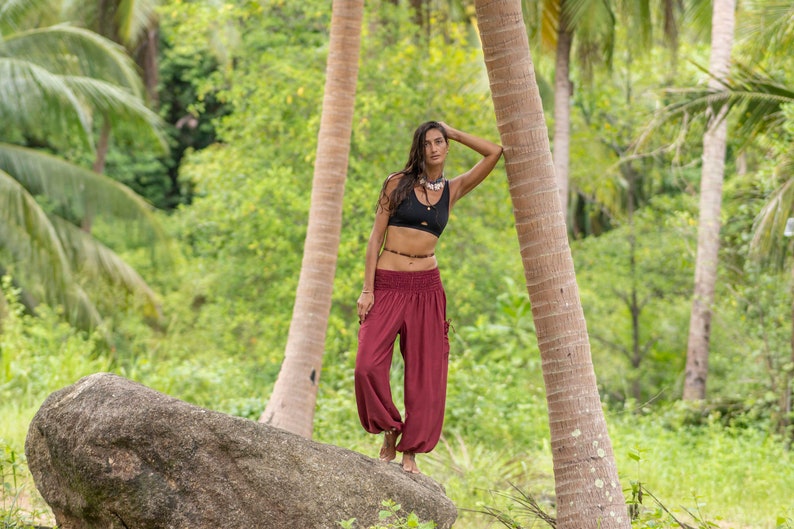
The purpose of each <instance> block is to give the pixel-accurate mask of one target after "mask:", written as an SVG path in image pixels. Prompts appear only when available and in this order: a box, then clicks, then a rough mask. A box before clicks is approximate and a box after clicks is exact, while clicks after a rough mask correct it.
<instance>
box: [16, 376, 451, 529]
mask: <svg viewBox="0 0 794 529" xmlns="http://www.w3.org/2000/svg"><path fill="white" fill-rule="evenodd" d="M25 453H26V455H27V458H28V466H29V468H30V471H31V473H32V474H33V479H34V481H35V484H36V487H37V488H38V489H39V491H40V492H41V495H42V497H43V498H44V499H45V500H46V501H47V503H48V504H49V505H50V507H51V508H52V510H53V513H54V514H55V519H56V522H57V523H58V526H59V527H60V528H61V529H89V528H91V529H93V528H97V529H99V528H101V529H122V528H124V529H148V528H190V529H202V528H207V529H210V528H211V529H219V528H224V529H232V528H241V529H242V528H245V529H251V528H271V527H272V528H285V529H291V528H295V529H312V528H338V527H339V525H338V524H337V522H338V521H340V520H347V519H350V518H357V519H358V523H359V526H360V527H368V526H369V525H372V524H375V523H377V512H378V510H379V507H380V502H381V501H382V500H386V499H391V500H394V501H395V502H397V503H399V504H401V505H402V506H403V509H404V510H405V511H407V512H411V511H414V512H416V513H417V514H418V515H419V517H420V518H421V519H422V520H434V521H435V522H436V523H437V524H438V527H439V528H448V527H451V526H452V523H453V522H454V521H455V518H456V516H457V510H456V509H455V506H454V505H453V503H452V502H451V501H450V500H449V498H447V497H446V496H445V495H444V492H443V489H442V488H441V487H440V486H439V485H438V484H437V483H436V482H435V481H433V480H432V479H430V478H429V477H427V476H424V475H409V474H406V473H405V472H403V471H402V470H401V469H400V467H399V465H396V464H384V463H382V462H380V461H377V460H375V459H371V458H369V457H365V456H363V455H361V454H358V453H356V452H352V451H350V450H345V449H343V448H339V447H335V446H331V445H327V444H321V443H317V442H314V441H311V440H308V439H304V438H302V437H299V436H297V435H293V434H290V433H288V432H285V431H283V430H279V429H276V428H272V427H270V426H267V425H265V424H260V423H256V422H253V421H249V420H247V419H241V418H238V417H231V416H229V415H224V414H222V413H217V412H213V411H209V410H206V409H203V408H199V407H197V406H193V405H190V404H187V403H185V402H182V401H179V400H177V399H174V398H172V397H169V396H167V395H164V394H162V393H159V392H157V391H154V390H152V389H149V388H147V387H145V386H142V385H140V384H137V383H134V382H131V381H129V380H127V379H125V378H122V377H119V376H116V375H112V374H108V373H98V374H94V375H91V376H88V377H85V378H83V379H81V380H79V381H78V382H76V383H75V384H73V385H71V386H68V387H66V388H64V389H62V390H60V391H57V392H55V393H53V394H52V395H50V396H49V397H48V398H47V400H46V401H45V402H44V404H43V405H42V407H41V409H39V411H38V413H37V414H36V416H35V417H34V418H33V421H32V423H31V425H30V429H29V431H28V437H27V441H26V443H25Z"/></svg>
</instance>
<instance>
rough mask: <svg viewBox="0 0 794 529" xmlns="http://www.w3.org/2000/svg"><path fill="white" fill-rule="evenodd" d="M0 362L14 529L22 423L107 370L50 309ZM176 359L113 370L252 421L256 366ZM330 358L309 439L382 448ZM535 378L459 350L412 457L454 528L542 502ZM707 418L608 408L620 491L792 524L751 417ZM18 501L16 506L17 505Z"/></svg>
mask: <svg viewBox="0 0 794 529" xmlns="http://www.w3.org/2000/svg"><path fill="white" fill-rule="evenodd" d="M0 355H2V356H0V368H2V369H0V417H2V422H0V446H1V447H2V448H3V450H6V454H9V453H10V454H13V457H12V458H11V459H9V457H10V456H9V457H6V459H5V460H4V461H5V463H4V465H5V466H4V474H3V476H4V483H3V492H2V494H3V497H2V499H1V500H2V503H0V505H3V508H4V509H5V511H6V513H8V512H9V511H11V510H12V509H13V510H14V511H15V512H16V513H17V514H19V515H20V516H19V517H18V519H20V520H21V519H22V518H21V517H22V516H23V515H25V511H26V510H27V511H33V510H35V509H36V507H33V506H35V505H36V502H37V494H36V493H35V491H34V490H33V487H32V480H31V477H30V474H29V473H28V471H27V468H26V467H25V462H24V456H23V454H24V441H25V435H26V433H27V428H28V425H29V424H30V421H31V419H32V418H33V415H34V414H35V412H36V411H37V409H38V407H39V406H40V405H41V403H42V402H43V401H44V399H45V398H46V397H47V396H48V395H49V394H50V393H51V392H52V391H55V390H57V389H60V388H62V387H63V386H65V385H67V384H70V383H73V382H75V381H76V380H78V379H79V378H80V377H82V376H85V375H88V374H91V373H94V372H96V371H107V370H113V366H114V362H113V361H112V360H111V359H110V358H108V357H107V356H105V355H104V354H102V353H99V352H97V351H96V347H95V344H94V341H93V340H92V339H91V337H86V336H83V335H81V334H79V333H77V332H75V331H73V330H71V329H70V328H68V327H66V326H63V325H62V324H60V323H58V318H57V316H56V315H54V314H53V315H48V314H44V315H43V316H42V317H40V318H38V319H36V320H33V319H26V318H24V317H22V316H19V315H16V316H15V315H12V316H11V317H10V318H6V319H5V320H4V332H3V333H2V334H0ZM169 358H170V359H169ZM178 358H179V357H176V356H171V357H169V355H168V354H167V352H166V351H160V352H159V353H158V361H156V362H151V363H150V364H149V365H147V366H146V369H142V368H140V366H139V368H138V369H137V370H134V369H133V370H130V369H128V370H127V371H124V370H120V369H116V371H117V372H120V373H122V374H123V373H125V372H126V373H128V376H130V377H131V378H134V379H135V380H137V381H138V382H141V383H143V384H145V385H149V386H150V387H155V388H156V389H158V388H172V389H173V390H174V391H175V392H176V393H171V392H170V391H168V392H169V393H171V394H172V395H173V396H174V397H177V398H181V399H183V400H187V401H190V402H198V403H200V404H202V405H206V406H208V407H210V408H213V409H218V410H219V411H224V412H231V413H235V414H238V415H244V416H246V417H248V418H252V419H256V417H257V416H258V413H259V412H260V411H261V407H262V406H264V403H263V399H262V395H263V394H265V393H266V389H267V388H262V387H260V386H261V383H260V382H259V379H257V377H258V376H259V375H258V374H257V373H256V372H255V371H256V370H255V369H251V368H250V366H248V365H247V364H245V363H244V362H239V363H238V364H235V365H234V366H232V365H231V364H230V362H225V361H218V358H217V355H216V353H215V352H213V351H209V352H206V353H205V356H203V357H202V356H199V355H198V354H196V355H193V356H187V357H185V359H184V360H179V359H178ZM166 360H167V361H166ZM336 360H337V361H335V362H328V369H327V370H324V373H323V378H322V380H323V384H322V385H321V392H320V395H319V401H318V408H317V414H316V417H315V439H316V440H318V441H321V442H326V443H331V444H335V445H338V446H341V447H345V448H349V449H352V450H355V451H358V452H361V453H364V454H367V455H372V456H374V455H376V454H377V453H378V446H379V444H380V441H381V439H380V438H379V437H375V436H370V435H368V434H366V433H364V432H363V430H362V429H361V428H360V426H359V424H358V420H357V417H356V415H355V403H354V397H353V394H352V381H351V380H350V376H351V372H352V369H351V365H350V364H351V362H352V356H351V355H347V356H340V357H339V358H337V359H336ZM255 361H256V359H254V360H252V362H255ZM197 366H200V367H201V370H200V376H199V377H198V378H195V377H193V376H192V375H191V373H192V372H194V371H195V369H196V368H197ZM485 366H488V368H487V369H486V368H485ZM249 371H251V373H250V374H248V372H249ZM538 371H539V370H538V369H534V368H533V369H530V368H528V367H527V366H526V365H519V366H514V365H510V364H508V363H506V362H505V363H499V362H496V363H488V362H485V361H484V360H482V361H480V360H476V359H472V358H468V357H467V356H466V354H465V353H464V354H462V355H460V356H458V357H456V358H455V359H453V365H452V366H451V369H450V372H451V380H453V381H454V387H452V388H451V390H450V392H449V401H448V410H447V411H448V413H447V422H446V424H445V430H444V436H443V438H442V440H441V442H440V443H439V445H438V447H437V448H436V450H435V451H434V452H433V453H431V454H428V455H426V456H420V458H419V460H418V462H419V465H420V468H421V469H422V470H423V471H424V472H425V473H426V474H428V475H430V476H431V477H433V478H434V479H436V480H437V481H438V482H440V483H441V484H442V485H443V486H444V487H445V488H446V491H447V494H448V496H449V497H450V498H451V499H452V500H453V501H454V502H455V503H456V505H457V506H458V507H459V509H460V516H459V520H458V523H457V524H456V526H455V527H456V529H483V528H489V527H495V526H496V524H498V522H497V521H496V520H495V519H494V518H493V517H489V516H486V515H484V514H482V513H481V511H483V510H486V508H489V507H490V508H497V509H510V508H511V501H514V500H511V498H510V493H511V492H513V491H515V490H520V491H522V492H524V493H526V494H527V495H531V496H532V497H534V498H537V499H538V500H539V502H540V503H541V504H542V505H550V504H551V500H552V498H553V495H554V478H553V466H552V460H551V455H550V449H549V446H548V444H549V441H548V426H547V417H546V410H545V400H544V398H543V396H542V393H543V391H542V384H541V383H540V382H539V372H538ZM130 374H131V375H130ZM169 377H170V378H169ZM246 377H248V378H246ZM177 379H178V380H177ZM169 380H172V382H169ZM180 392H184V394H181V393H180ZM718 419H719V418H718V417H717V418H714V419H713V420H706V421H705V422H703V423H702V424H698V425H692V424H688V423H686V422H685V421H681V420H680V413H679V411H678V410H677V409H676V407H675V406H674V405H667V407H665V406H664V405H657V407H656V408H654V409H652V410H651V411H649V412H647V413H646V414H645V415H638V414H634V413H609V414H608V417H607V422H608V425H609V431H610V436H611V440H612V444H613V448H614V453H615V458H616V461H617V465H618V471H619V474H620V478H621V482H622V486H623V487H624V490H626V491H629V490H630V488H631V485H632V483H633V482H639V483H642V485H643V486H644V487H645V488H647V490H648V491H650V492H651V493H652V494H653V495H654V496H655V497H656V498H658V499H659V500H660V502H662V504H663V505H664V506H665V507H666V508H668V509H669V510H670V512H671V513H673V514H674V515H677V516H681V517H683V518H685V519H690V520H692V519H695V518H696V517H697V516H700V517H701V518H702V519H706V520H710V521H712V522H714V523H716V524H717V525H718V526H719V527H720V528H722V529H778V528H792V527H794V524H792V522H791V520H792V518H794V496H792V493H791V491H792V490H794V455H792V453H791V452H790V451H787V450H786V449H785V445H784V443H783V442H782V441H781V440H780V439H778V438H775V437H774V436H771V435H769V434H768V433H767V432H768V428H767V427H766V426H765V425H764V423H762V422H756V423H747V424H743V425H742V427H736V426H731V425H728V426H726V425H724V424H723V423H722V422H720V420H718ZM9 465H13V468H14V471H13V475H11V474H9V473H8V468H9ZM11 478H13V479H11ZM514 487H516V488H514ZM20 491H23V493H22V494H20ZM20 498H26V499H25V501H24V505H22V503H23V502H20V501H19V499H20ZM21 507H22V508H21ZM690 513H693V514H695V517H693V516H691V515H690ZM698 513H699V514H698ZM20 523H21V522H20ZM648 527H650V525H649V526H648ZM657 527H665V526H663V525H657Z"/></svg>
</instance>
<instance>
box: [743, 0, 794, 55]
mask: <svg viewBox="0 0 794 529" xmlns="http://www.w3.org/2000/svg"><path fill="white" fill-rule="evenodd" d="M742 7H743V9H744V13H743V23H742V24H741V25H740V26H739V27H738V28H737V30H738V31H739V32H740V33H739V35H738V37H739V39H740V40H742V41H744V42H746V43H748V47H749V51H750V52H751V54H752V57H753V58H754V59H755V61H761V60H765V59H768V58H772V57H774V56H776V55H777V54H776V53H775V51H779V50H783V53H782V54H781V55H782V56H784V57H785V56H788V55H787V53H786V52H787V51H788V50H790V49H792V48H794V3H792V2H791V1H790V0H776V1H770V0H764V1H759V0H747V1H745V2H743V5H742ZM784 60H785V59H784Z"/></svg>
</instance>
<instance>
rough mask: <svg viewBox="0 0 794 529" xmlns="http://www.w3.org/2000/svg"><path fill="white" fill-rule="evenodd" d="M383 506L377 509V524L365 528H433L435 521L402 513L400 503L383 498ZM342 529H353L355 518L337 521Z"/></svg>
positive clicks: (414, 514)
mask: <svg viewBox="0 0 794 529" xmlns="http://www.w3.org/2000/svg"><path fill="white" fill-rule="evenodd" d="M381 506H382V507H383V508H382V509H381V510H380V511H378V520H379V522H378V524H377V525H371V526H369V527H368V528H367V529H433V528H434V527H436V523H435V522H433V521H430V522H423V521H421V520H420V519H419V516H417V515H416V513H415V512H411V513H409V514H408V515H405V514H403V513H404V511H403V508H402V505H400V504H399V503H396V502H394V501H392V500H383V501H382V502H381ZM337 523H338V524H339V526H340V527H342V529H355V528H356V527H358V526H357V525H356V519H355V518H351V519H350V520H344V521H340V522H337Z"/></svg>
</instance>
